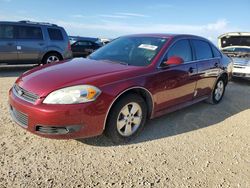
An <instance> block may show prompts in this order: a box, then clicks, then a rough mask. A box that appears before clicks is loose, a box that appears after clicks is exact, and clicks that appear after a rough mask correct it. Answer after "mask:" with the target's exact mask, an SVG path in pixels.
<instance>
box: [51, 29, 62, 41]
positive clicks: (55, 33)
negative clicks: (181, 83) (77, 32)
mask: <svg viewBox="0 0 250 188" xmlns="http://www.w3.org/2000/svg"><path fill="white" fill-rule="evenodd" d="M48 33H49V38H50V40H56V41H62V40H63V35H62V32H61V30H60V29H53V28H48Z"/></svg>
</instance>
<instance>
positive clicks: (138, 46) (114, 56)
mask: <svg viewBox="0 0 250 188" xmlns="http://www.w3.org/2000/svg"><path fill="white" fill-rule="evenodd" d="M166 40H167V39H166V38H157V37H121V38H118V39H116V40H114V41H112V42H111V43H109V44H107V45H106V46H104V47H102V48H100V49H99V50H97V51H95V52H94V53H92V54H91V55H90V56H89V58H90V59H94V60H108V61H112V62H117V63H122V64H127V65H134V66H147V65H149V64H150V63H151V62H152V60H153V59H154V57H155V56H156V55H157V53H158V52H159V51H160V49H161V48H162V46H163V44H164V43H165V42H166Z"/></svg>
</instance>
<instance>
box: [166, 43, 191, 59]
mask: <svg viewBox="0 0 250 188" xmlns="http://www.w3.org/2000/svg"><path fill="white" fill-rule="evenodd" d="M172 56H178V57H181V58H182V59H183V60H184V62H187V61H192V52H191V47H190V44H189V41H188V40H180V41H177V42H176V43H175V44H174V45H173V46H172V47H171V48H170V50H169V51H168V53H167V59H169V58H170V57H172Z"/></svg>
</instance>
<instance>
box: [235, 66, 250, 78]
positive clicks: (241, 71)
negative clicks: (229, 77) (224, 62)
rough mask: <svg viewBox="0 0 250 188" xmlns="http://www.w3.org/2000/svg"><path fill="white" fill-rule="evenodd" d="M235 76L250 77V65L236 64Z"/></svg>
mask: <svg viewBox="0 0 250 188" xmlns="http://www.w3.org/2000/svg"><path fill="white" fill-rule="evenodd" d="M233 77H240V78H250V66H234V68H233Z"/></svg>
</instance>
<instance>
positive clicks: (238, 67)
mask: <svg viewBox="0 0 250 188" xmlns="http://www.w3.org/2000/svg"><path fill="white" fill-rule="evenodd" d="M234 68H237V69H245V68H246V67H240V66H234Z"/></svg>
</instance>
